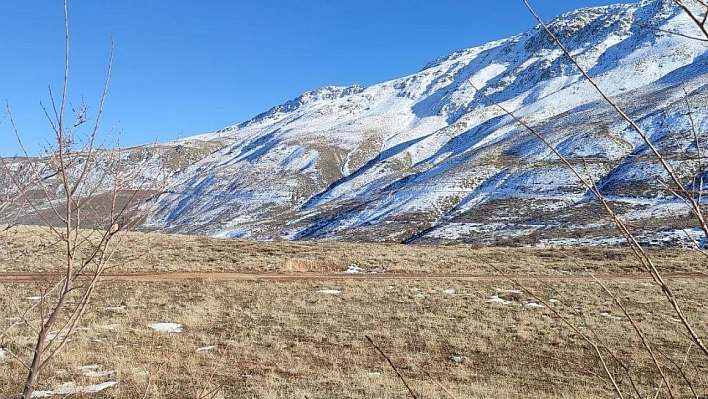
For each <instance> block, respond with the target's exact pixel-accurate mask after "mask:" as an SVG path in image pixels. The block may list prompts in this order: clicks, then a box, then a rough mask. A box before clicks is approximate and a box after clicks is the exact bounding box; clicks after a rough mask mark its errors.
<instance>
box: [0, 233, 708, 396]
mask: <svg viewBox="0 0 708 399" xmlns="http://www.w3.org/2000/svg"><path fill="white" fill-rule="evenodd" d="M39 231H40V230H37V229H35V228H24V227H23V228H13V229H10V230H8V231H6V232H5V233H3V234H4V236H3V240H2V241H0V245H1V246H2V248H1V249H0V269H1V270H7V271H17V270H34V269H37V268H39V267H41V266H42V265H43V264H46V261H47V260H49V259H51V253H52V249H51V246H47V247H46V248H43V249H42V248H40V247H41V246H42V245H43V239H42V235H41V234H40V233H39ZM126 240H127V241H125V242H124V245H125V246H124V247H123V248H124V249H123V251H122V252H120V253H119V256H118V257H117V258H116V259H117V263H116V266H115V269H114V270H112V272H117V271H121V272H134V271H139V270H142V271H152V270H157V271H160V270H164V271H176V270H192V271H201V270H214V271H227V270H228V271H243V272H253V273H268V274H277V275H286V276H287V275H302V274H307V273H312V272H318V273H323V272H326V273H331V274H332V275H340V274H341V272H343V271H344V270H345V269H346V267H347V266H348V265H349V264H350V263H357V264H358V265H359V266H360V267H364V268H370V269H374V268H376V269H379V270H384V269H385V270H386V273H388V274H389V275H391V276H396V275H401V274H404V273H410V272H417V273H421V275H420V276H419V277H418V278H413V279H407V280H393V279H392V280H382V279H377V280H373V279H372V280H367V279H365V278H364V279H357V280H328V279H323V280H314V281H302V280H292V281H214V280H202V281H198V280H179V281H174V282H137V281H112V282H109V281H106V282H104V283H102V284H101V286H100V287H99V294H98V296H97V297H96V300H95V302H94V305H93V307H92V310H91V312H90V313H89V314H87V315H86V318H85V319H84V322H83V325H82V327H84V328H85V329H82V330H80V331H78V332H77V333H76V334H74V335H73V336H72V337H71V339H72V340H73V342H71V343H70V345H69V349H68V350H67V351H66V352H64V353H63V354H62V355H61V356H60V358H59V359H58V361H57V362H56V363H55V364H54V365H52V366H51V367H50V369H49V370H48V371H47V372H46V374H44V379H43V380H42V387H43V388H55V387H57V386H59V385H60V384H61V383H63V382H66V381H74V382H76V383H77V384H79V385H82V384H83V385H85V384H95V383H98V382H102V381H107V380H115V381H117V382H118V384H117V385H116V386H114V387H112V388H109V389H107V390H105V391H103V392H102V393H101V394H94V395H84V396H85V397H106V398H135V397H141V395H143V393H145V392H147V397H151V398H183V397H184V398H188V397H189V398H193V397H198V394H199V393H200V392H202V391H203V390H204V389H206V390H210V389H215V388H218V387H221V389H220V390H219V391H218V394H217V396H216V397H217V398H291V397H294V398H304V397H305V396H307V397H309V398H313V399H314V398H333V397H348V398H374V397H381V398H405V397H408V396H407V391H406V389H405V387H404V386H403V385H402V384H401V382H400V381H399V380H398V379H397V378H396V376H395V373H394V372H393V370H391V369H390V368H388V365H387V364H386V362H385V361H384V360H383V359H382V358H381V357H380V355H379V354H378V353H377V352H376V351H375V349H374V348H372V347H371V345H370V344H369V343H368V342H367V340H366V339H365V335H369V336H371V337H372V338H373V339H374V340H375V341H376V342H377V344H378V345H379V346H380V347H381V348H382V349H383V350H384V351H385V352H386V353H387V354H388V355H389V356H390V357H391V359H392V360H393V361H394V363H395V364H396V365H397V366H398V367H399V368H400V371H401V372H402V374H403V375H404V376H405V377H406V378H407V379H408V380H409V382H410V383H411V385H412V387H413V389H414V390H415V391H416V392H418V393H419V394H420V396H421V397H441V398H442V397H446V396H445V393H444V392H443V391H442V390H441V389H440V388H439V387H437V386H436V385H435V383H434V382H432V381H431V380H430V379H429V378H428V377H427V376H426V375H425V373H424V371H427V372H428V373H430V374H431V375H432V376H434V377H435V378H436V379H437V380H439V381H440V382H441V383H442V384H443V385H444V386H446V387H447V388H448V389H449V390H450V391H451V392H452V393H453V394H455V395H456V396H457V397H458V398H468V397H469V398H507V397H508V398H512V397H513V398H519V397H521V398H600V397H610V396H613V393H612V391H611V390H610V386H609V385H608V384H607V383H606V382H605V379H606V377H604V376H603V374H602V369H601V366H600V364H599V363H598V361H597V359H596V357H595V355H594V353H593V351H592V350H591V349H590V348H589V347H588V346H587V345H586V344H585V343H584V342H583V341H582V339H580V337H578V336H577V335H576V334H574V333H573V332H572V331H570V330H569V329H568V328H567V327H565V326H564V325H563V323H562V322H561V321H560V320H558V318H557V317H556V316H554V315H553V313H552V312H550V311H549V309H547V308H535V307H531V306H528V302H530V301H534V299H533V298H531V297H530V296H529V295H528V294H526V293H523V292H521V293H516V292H513V291H511V290H514V289H516V288H517V287H514V285H513V284H512V283H511V282H509V281H508V280H506V279H504V278H503V277H502V276H498V275H497V276H498V277H497V276H495V275H494V274H495V272H493V269H492V268H491V267H490V266H489V265H488V264H487V262H490V263H493V264H495V265H498V266H500V267H501V268H502V270H504V271H505V272H509V273H513V274H514V275H516V276H521V277H524V278H525V279H524V282H525V284H527V285H528V287H529V288H531V289H532V290H533V291H534V292H535V293H536V294H537V295H538V296H539V297H541V298H543V299H545V300H549V299H551V298H553V299H558V300H559V302H557V303H555V304H554V305H552V306H554V308H555V309H556V310H557V311H558V312H559V313H560V314H562V315H563V316H564V317H566V318H568V319H569V320H570V321H571V322H572V323H573V324H574V325H577V326H578V327H580V329H581V331H587V332H588V334H590V335H592V334H597V336H599V337H602V341H603V342H604V344H605V345H607V347H608V348H610V349H611V350H612V351H613V352H614V353H616V354H617V355H618V356H619V357H620V358H621V359H623V360H624V361H625V362H626V363H627V364H628V365H630V366H631V368H632V370H633V374H634V376H635V377H637V376H638V377H637V378H638V380H637V381H636V383H637V384H638V385H639V387H640V389H641V390H642V393H643V394H644V395H645V396H652V397H653V393H654V392H655V391H654V389H655V388H657V387H658V386H659V382H658V381H659V379H657V378H656V376H655V373H654V372H653V371H652V365H651V363H650V360H649V359H648V357H647V356H646V354H645V352H644V351H643V350H642V346H641V343H640V341H639V339H638V338H637V337H636V336H635V335H634V334H633V332H632V329H631V326H630V325H629V323H628V322H627V320H626V319H625V317H623V316H621V314H620V312H619V310H618V309H616V308H615V307H614V306H613V304H612V300H611V298H609V296H608V295H607V294H605V293H604V292H603V291H602V289H601V287H599V285H598V284H596V283H595V282H593V281H592V280H591V279H589V278H588V279H584V278H580V279H578V278H576V279H568V280H567V281H564V280H553V281H536V280H534V279H533V277H534V276H544V275H547V276H558V275H561V276H563V275H568V276H575V277H578V276H581V275H582V274H583V273H585V271H584V270H582V269H583V268H588V269H590V270H592V271H593V272H594V273H597V274H598V275H599V277H601V278H603V279H604V281H605V282H606V284H607V285H608V286H609V287H610V288H611V289H612V290H613V291H614V292H616V293H618V295H620V297H621V300H622V301H623V303H624V305H625V307H626V308H627V309H628V311H629V312H630V314H631V315H632V316H633V317H634V318H635V319H636V320H637V321H638V322H639V323H640V324H641V326H642V327H643V328H645V330H646V333H647V335H648V336H649V337H650V338H651V340H652V341H653V342H655V343H656V344H657V345H658V346H659V348H660V349H661V351H662V352H663V353H664V354H666V355H667V356H669V357H671V358H672V359H673V360H675V361H677V362H679V363H683V359H684V355H685V353H686V350H687V349H688V343H687V342H688V341H687V340H686V339H685V337H684V336H683V333H682V330H681V328H680V327H679V325H678V323H676V322H675V321H674V320H673V319H672V315H671V312H670V309H669V308H668V307H667V306H666V304H665V300H663V299H662V298H663V297H662V295H661V292H659V290H658V289H657V288H656V287H655V286H651V285H650V284H648V283H647V282H646V281H644V280H638V279H635V278H634V277H636V276H637V275H639V274H640V272H639V271H636V270H634V269H633V262H632V259H631V258H630V257H629V254H628V253H626V251H624V250H623V249H621V248H620V249H605V248H591V249H583V248H579V249H573V250H566V253H569V254H571V255H572V256H573V258H574V259H575V261H577V264H576V263H574V262H571V261H569V260H568V258H567V257H566V253H561V252H559V251H558V250H551V249H475V250H470V249H467V248H464V247H415V246H398V245H368V244H338V243H288V242H272V243H251V242H239V241H228V240H213V239H207V238H202V237H186V236H158V235H144V234H132V235H130V236H129V237H128V238H127V239H126ZM654 255H655V256H656V258H657V259H658V262H657V263H659V264H660V265H661V266H662V267H663V268H664V270H665V271H666V272H667V273H684V272H688V271H690V272H695V271H704V270H705V260H703V259H702V258H700V257H698V256H695V255H694V254H693V253H692V252H687V251H681V250H660V251H655V253H654ZM461 274H474V275H480V276H487V279H485V280H483V281H465V280H462V279H459V278H456V277H455V276H456V275H458V276H459V275H461ZM433 277H435V278H433ZM41 285H42V284H39V283H4V284H2V285H0V290H2V294H1V295H0V323H2V326H3V327H4V326H6V325H7V324H8V323H9V322H10V320H11V318H12V317H15V316H16V314H15V313H16V312H14V311H13V310H12V309H13V305H12V303H17V304H19V305H21V306H27V305H28V304H31V303H33V300H31V299H27V297H31V296H35V295H38V292H39V289H40V286H41ZM672 285H673V287H674V289H675V290H676V292H677V295H679V296H680V297H681V298H684V300H683V302H684V306H685V307H686V308H687V309H686V311H687V314H688V315H689V317H690V319H691V321H692V322H693V323H694V326H695V327H696V329H697V330H698V331H700V332H705V331H708V328H707V327H708V326H707V325H706V324H707V323H708V318H707V317H706V312H705V310H706V306H707V305H708V300H707V299H706V298H708V285H706V280H705V279H703V278H697V277H695V276H685V277H681V276H675V277H673V278H672ZM322 289H336V290H340V291H341V293H340V294H338V295H328V294H323V293H318V292H317V291H318V290H322ZM450 290H454V292H453V291H450ZM495 294H497V295H498V296H499V297H500V298H503V299H507V300H509V301H511V303H510V304H508V305H501V304H496V303H489V302H487V301H488V299H489V298H491V297H492V296H493V295H495ZM123 307H124V308H123ZM603 313H609V317H608V316H603V315H602V314H603ZM33 317H35V318H36V317H37V315H36V314H33ZM615 317H619V319H618V318H615ZM156 322H175V323H180V324H182V325H183V326H184V332H183V333H159V332H155V331H153V330H152V329H150V328H149V327H148V324H150V323H156ZM110 325H116V326H115V328H114V329H110V328H109V327H108V326H110ZM10 338H11V339H10ZM32 338H33V335H32V333H31V331H29V330H28V329H26V328H18V329H14V330H12V332H11V334H10V336H9V337H6V338H3V339H2V340H0V345H2V346H5V347H6V350H7V351H8V352H10V353H12V354H14V355H17V356H18V357H19V358H21V359H25V360H26V359H27V356H29V350H30V343H31V340H32ZM208 346H215V348H214V349H212V350H207V351H204V352H202V353H197V349H198V348H203V347H208ZM452 359H454V360H452ZM662 359H663V358H662ZM665 363H667V364H668V362H665ZM90 364H98V365H100V366H101V367H102V368H103V369H105V370H114V371H115V372H116V373H115V374H114V375H111V376H108V377H102V378H90V377H86V376H84V375H83V374H82V373H81V371H80V370H79V369H78V367H80V366H85V365H90ZM686 364H687V366H686V367H685V370H686V371H687V372H688V373H689V375H690V376H691V378H692V381H693V382H694V384H695V388H696V389H697V391H698V392H699V393H700V392H706V391H707V390H708V377H707V376H708V374H707V373H706V371H708V370H706V366H705V362H704V361H703V359H702V358H700V357H699V355H698V354H697V352H696V351H692V352H690V353H689V357H688V362H687V363H686ZM613 367H614V369H615V370H617V367H618V366H617V365H616V364H614V365H613ZM668 374H669V377H670V379H671V381H672V382H673V383H675V384H676V385H677V386H681V385H684V386H685V384H683V383H682V381H681V380H680V376H679V375H678V373H677V372H676V370H675V369H673V370H669V372H668ZM620 379H621V380H622V386H623V387H625V388H626V387H628V385H629V380H628V379H627V378H622V376H620ZM23 381H24V370H22V369H21V367H20V365H19V361H18V360H17V359H14V358H13V357H12V356H9V355H8V356H5V357H2V358H0V397H11V396H12V395H16V394H18V393H19V392H20V390H21V387H22V383H23ZM679 391H680V392H681V394H682V395H685V394H687V392H686V391H685V390H682V389H681V388H679ZM74 397H81V396H80V395H75V396H74ZM660 397H664V395H663V394H662V395H661V396H660Z"/></svg>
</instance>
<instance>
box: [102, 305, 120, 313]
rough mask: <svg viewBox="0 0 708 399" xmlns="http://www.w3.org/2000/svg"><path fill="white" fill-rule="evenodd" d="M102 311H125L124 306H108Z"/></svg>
mask: <svg viewBox="0 0 708 399" xmlns="http://www.w3.org/2000/svg"><path fill="white" fill-rule="evenodd" d="M103 310H105V311H107V312H122V311H124V310H125V305H120V306H108V307H106V308H104V309H103Z"/></svg>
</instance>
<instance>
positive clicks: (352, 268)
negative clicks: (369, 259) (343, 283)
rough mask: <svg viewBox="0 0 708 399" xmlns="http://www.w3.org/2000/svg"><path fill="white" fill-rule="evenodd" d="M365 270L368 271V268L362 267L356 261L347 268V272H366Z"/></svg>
mask: <svg viewBox="0 0 708 399" xmlns="http://www.w3.org/2000/svg"><path fill="white" fill-rule="evenodd" d="M365 272H366V269H362V268H361V267H359V265H357V264H356V263H352V264H351V265H349V267H348V268H347V271H346V272H345V273H349V274H356V273H365Z"/></svg>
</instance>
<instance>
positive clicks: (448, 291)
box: [443, 288, 455, 295]
mask: <svg viewBox="0 0 708 399" xmlns="http://www.w3.org/2000/svg"><path fill="white" fill-rule="evenodd" d="M443 294H447V295H455V290H453V289H452V288H450V289H447V290H443Z"/></svg>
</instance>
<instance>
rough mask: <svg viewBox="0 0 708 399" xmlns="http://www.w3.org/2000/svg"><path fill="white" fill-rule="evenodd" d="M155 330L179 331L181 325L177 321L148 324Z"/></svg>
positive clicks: (180, 330)
mask: <svg viewBox="0 0 708 399" xmlns="http://www.w3.org/2000/svg"><path fill="white" fill-rule="evenodd" d="M149 327H150V328H152V329H153V330H155V331H160V332H169V333H181V332H182V325H181V324H178V323H153V324H150V325H149Z"/></svg>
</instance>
